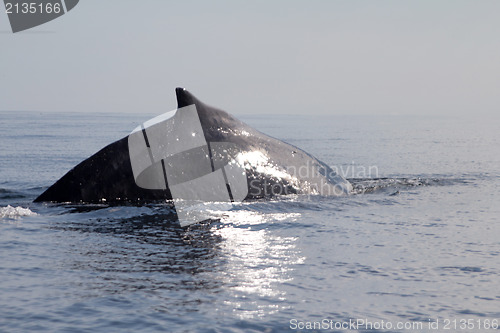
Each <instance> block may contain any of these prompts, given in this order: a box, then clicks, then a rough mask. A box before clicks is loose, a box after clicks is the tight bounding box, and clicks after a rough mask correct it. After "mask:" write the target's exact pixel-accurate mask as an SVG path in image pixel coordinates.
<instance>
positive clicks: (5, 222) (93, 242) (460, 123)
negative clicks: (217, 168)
mask: <svg viewBox="0 0 500 333" xmlns="http://www.w3.org/2000/svg"><path fill="white" fill-rule="evenodd" d="M152 116H154V115H145V114H136V115H122V114H116V113H115V114H112V113H110V114H90V113H89V114H58V113H36V112H17V113H14V112H2V113H0V331H1V332H282V331H313V330H314V331H364V330H370V329H373V330H375V331H381V332H382V331H384V332H389V331H390V332H404V331H429V332H437V331H448V332H449V331H452V332H453V331H460V332H477V331H493V330H496V329H497V328H498V326H499V325H500V323H499V321H500V237H499V236H500V221H499V218H500V205H499V198H500V180H499V179H500V168H499V166H500V149H499V147H500V131H499V126H498V124H499V122H498V120H496V121H495V120H493V119H483V118H471V117H470V118H456V117H454V118H451V117H424V116H422V117H416V116H415V117H409V116H384V117H375V116H369V117H362V116H319V117H313V116H309V117H308V116H264V115H260V116H246V117H240V118H241V119H242V120H243V121H245V122H247V123H248V124H250V125H252V126H254V127H255V128H257V129H259V130H261V131H262V132H264V133H267V134H269V135H272V136H274V137H277V138H279V139H282V140H284V141H286V142H289V143H291V144H294V145H296V146H298V147H300V148H302V149H304V150H306V151H308V152H310V153H312V154H313V155H315V156H316V157H318V158H319V159H321V160H323V161H324V162H326V163H327V164H329V165H331V166H332V167H334V168H337V170H339V172H341V173H344V174H345V175H346V177H347V178H348V179H349V180H350V181H351V182H352V184H353V185H354V191H353V193H352V194H351V195H349V196H346V197H341V198H330V197H321V196H288V197H283V198H276V199H274V200H271V201H253V202H245V203H241V204H238V205H235V206H234V208H233V209H232V210H230V211H227V212H213V213H214V216H215V217H216V218H214V220H212V221H210V222H205V223H201V224H198V225H193V226H191V227H189V228H187V229H181V228H180V227H179V226H178V225H177V224H176V222H175V215H174V214H173V212H172V210H171V209H170V208H169V207H167V206H165V205H148V206H143V207H133V206H108V205H70V204H47V203H37V204H35V203H32V201H33V199H34V198H35V197H36V196H37V195H39V194H40V193H41V192H42V191H44V189H46V188H47V187H48V186H50V185H51V184H52V183H53V182H54V181H56V180H57V179H58V178H60V177H61V176H62V175H63V174H64V173H65V172H67V171H68V170H69V169H71V168H72V167H73V166H74V165H76V164H77V163H79V162H80V161H81V160H83V159H85V158H87V157H88V156H90V155H91V154H93V153H94V152H96V151H97V150H99V149H100V148H102V147H103V146H105V145H107V144H108V143H110V142H112V141H114V140H116V139H119V138H121V137H123V136H125V135H127V134H128V133H129V132H130V131H131V130H132V129H133V128H135V127H136V126H137V125H138V124H140V123H142V122H143V121H144V120H147V119H149V118H151V117H152ZM353 322H356V323H358V324H359V325H358V326H352V323H353ZM349 323H351V326H346V325H347V324H349ZM363 323H365V325H364V326H363ZM495 323H496V324H495ZM342 325H344V326H342Z"/></svg>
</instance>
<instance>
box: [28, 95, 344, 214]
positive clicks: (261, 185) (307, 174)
mask: <svg viewBox="0 0 500 333" xmlns="http://www.w3.org/2000/svg"><path fill="white" fill-rule="evenodd" d="M176 95H177V104H178V108H177V109H176V110H174V111H171V112H168V113H165V114H163V115H160V116H158V117H156V118H153V119H151V120H149V121H146V122H145V123H143V124H142V125H140V126H138V127H137V128H136V129H135V130H134V131H133V132H132V133H131V134H130V135H128V136H126V137H124V138H122V139H120V140H118V141H116V142H113V143H111V144H110V145H108V146H106V147H104V148H103V149H101V150H100V151H99V152H97V153H96V154H94V155H92V156H91V157H89V158H88V159H86V160H84V161H83V162H81V163H80V164H78V165H77V166H75V167H74V168H73V169H72V170H70V171H69V172H68V173H66V174H65V175H64V176H63V177H62V178H60V179H59V180H58V181H57V182H55V183H54V184H53V185H52V186H50V187H49V188H48V189H47V190H46V191H45V192H43V193H42V194H41V195H40V196H39V197H37V198H36V199H35V202H43V201H48V202H71V203H99V202H108V203H120V202H123V203H125V202H129V203H130V202H132V203H138V204H141V203H144V202H151V201H165V200H174V201H175V200H178V202H177V204H176V209H177V211H178V212H179V210H181V209H179V208H180V206H179V205H178V204H179V203H180V202H185V201H186V200H188V199H189V200H191V199H193V200H198V201H203V202H207V201H236V202H237V201H243V200H251V199H259V198H268V197H272V196H276V195H286V194H320V195H333V196H338V195H343V194H348V193H349V192H350V191H351V190H352V186H351V184H350V183H349V182H348V181H347V180H346V179H344V178H343V177H342V176H340V175H338V174H337V173H335V172H334V171H333V170H332V169H331V168H330V167H329V166H327V165H326V164H325V163H323V162H321V161H320V160H318V159H316V158H315V157H313V156H312V155H310V154H308V153H306V152H304V151H303V150H301V149H299V148H297V147H295V146H293V145H290V144H288V143H285V142H283V141H280V140H278V139H275V138H273V137H270V136H267V135H265V134H263V133H261V132H259V131H257V130H256V129H254V128H252V127H250V126H248V125H246V124H245V123H243V122H241V121H240V120H238V119H236V118H235V117H233V116H232V115H231V114H229V113H227V112H225V111H223V110H220V109H217V108H215V107H212V106H209V105H207V104H205V103H203V102H201V101H200V100H198V99H197V98H196V97H195V96H193V95H192V94H191V93H190V92H188V91H187V90H186V89H184V88H176Z"/></svg>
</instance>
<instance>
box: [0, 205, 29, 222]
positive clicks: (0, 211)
mask: <svg viewBox="0 0 500 333" xmlns="http://www.w3.org/2000/svg"><path fill="white" fill-rule="evenodd" d="M34 215H38V214H37V213H35V212H33V211H31V210H30V209H29V208H23V207H19V206H18V207H12V206H11V205H8V206H7V207H1V208H0V219H10V220H15V219H18V218H20V217H23V216H34Z"/></svg>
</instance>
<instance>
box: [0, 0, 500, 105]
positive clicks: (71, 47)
mask: <svg viewBox="0 0 500 333" xmlns="http://www.w3.org/2000/svg"><path fill="white" fill-rule="evenodd" d="M2 9H3V7H2ZM499 14H500V1H497V0H491V1H482V0H478V1H460V0H450V1H446V0H440V1H435V0H429V1H421V0H420V1H400V0H396V1H373V0H370V1H355V0H349V1H333V0H329V1H311V0H307V1H306V0H303V1H291V0H286V1H285V0H284V1H275V0H266V1H236V0H230V1H206V0H203V1H187V0H186V1H165V0H162V1H160V0H143V1H131V0H81V1H80V3H79V4H78V6H77V7H75V8H74V9H73V10H72V11H71V12H69V13H68V14H66V15H64V16H62V17H60V18H58V19H56V20H54V21H51V22H49V23H47V24H44V25H42V26H39V27H36V28H34V29H31V30H28V31H26V32H21V33H17V34H12V32H11V30H10V26H9V23H8V20H7V15H6V14H5V13H4V12H0V50H1V51H0V110H37V111H38V110H40V111H67V112H75V111H80V112H147V113H155V114H156V113H158V114H159V113H162V112H165V111H169V110H172V109H174V108H175V107H176V101H175V92H174V88H175V87H176V86H183V87H186V88H187V89H188V90H190V91H191V92H193V93H194V94H195V95H196V96H198V97H200V99H201V100H203V101H205V102H207V103H208V104H212V105H215V106H218V107H221V108H223V109H225V110H227V111H229V112H232V113H235V114H252V113H289V114H303V113H306V114H313V113H317V114H447V115H451V114H477V115H492V114H496V113H498V110H499V109H500V19H499Z"/></svg>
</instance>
